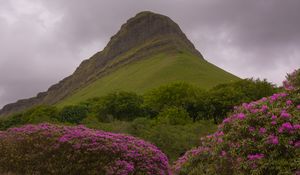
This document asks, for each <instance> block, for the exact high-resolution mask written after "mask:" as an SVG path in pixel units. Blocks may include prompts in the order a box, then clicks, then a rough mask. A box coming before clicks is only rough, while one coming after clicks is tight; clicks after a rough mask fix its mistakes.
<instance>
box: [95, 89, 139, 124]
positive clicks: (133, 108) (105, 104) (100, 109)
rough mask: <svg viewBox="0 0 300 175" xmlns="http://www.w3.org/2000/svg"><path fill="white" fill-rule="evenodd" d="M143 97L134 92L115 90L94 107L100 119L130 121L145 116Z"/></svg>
mask: <svg viewBox="0 0 300 175" xmlns="http://www.w3.org/2000/svg"><path fill="white" fill-rule="evenodd" d="M142 104H143V98H142V97H141V96H139V95H137V94H136V93H133V92H123V91H121V92H114V93H110V94H108V95H106V96H104V97H102V98H101V99H100V100H99V102H98V104H97V105H96V106H95V107H94V108H95V112H96V115H97V116H98V118H99V120H100V121H103V122H109V121H112V120H113V119H118V120H126V121H130V120H133V119H135V118H137V117H141V116H144V109H143V107H142Z"/></svg>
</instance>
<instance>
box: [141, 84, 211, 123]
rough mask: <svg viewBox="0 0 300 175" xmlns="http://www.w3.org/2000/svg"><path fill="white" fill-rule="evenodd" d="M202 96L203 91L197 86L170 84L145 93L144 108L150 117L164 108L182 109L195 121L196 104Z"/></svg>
mask: <svg viewBox="0 0 300 175" xmlns="http://www.w3.org/2000/svg"><path fill="white" fill-rule="evenodd" d="M203 94H205V91H203V90H202V89H200V88H198V87H197V86H194V85H191V84H188V83H184V82H177V83H171V84H168V85H164V86H161V87H158V88H156V89H153V90H151V91H149V92H147V93H146V94H145V95H144V99H145V106H146V109H148V110H149V111H150V112H149V113H150V114H151V115H152V117H154V116H156V115H158V114H159V113H160V112H161V111H163V110H164V109H165V108H169V107H177V108H183V109H185V110H186V111H187V112H188V113H189V116H190V117H191V118H193V119H194V121H195V120H196V118H197V112H198V109H197V104H198V103H199V99H200V98H201V97H202V95H203Z"/></svg>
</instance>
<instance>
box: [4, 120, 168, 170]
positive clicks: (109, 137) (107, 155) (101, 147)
mask: <svg viewBox="0 0 300 175" xmlns="http://www.w3.org/2000/svg"><path fill="white" fill-rule="evenodd" d="M0 155H1V156H0V174H1V173H7V172H12V173H16V174H111V175H113V174H114V175H126V174H162V175H163V174H168V173H169V172H168V159H167V158H166V156H165V155H164V154H163V153H162V152H161V151H160V150H158V149H157V147H155V146H154V145H152V144H150V143H147V142H144V141H143V140H140V139H137V138H134V137H131V136H126V135H122V134H113V133H108V132H103V131H98V130H92V129H88V128H86V127H84V126H76V127H69V126H59V125H52V124H39V125H25V126H23V127H20V128H11V129H8V130H7V131H3V132H0Z"/></svg>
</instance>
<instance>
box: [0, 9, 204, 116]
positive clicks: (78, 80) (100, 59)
mask: <svg viewBox="0 0 300 175" xmlns="http://www.w3.org/2000/svg"><path fill="white" fill-rule="evenodd" d="M183 50H185V51H189V52H190V53H193V54H195V55H198V56H199V58H201V59H203V57H202V55H201V54H200V53H199V52H198V51H197V50H196V49H195V47H194V45H193V44H192V43H191V42H190V41H189V40H188V39H187V37H186V36H185V34H184V33H183V32H182V31H181V29H180V27H179V26H178V25H177V24H176V23H175V22H173V21H172V20H171V19H170V18H169V17H167V16H163V15H159V14H155V13H152V12H141V13H138V14H137V15H136V16H135V17H133V18H131V19H129V20H128V21H127V22H126V23H125V24H123V25H122V27H121V29H120V31H119V32H118V33H117V34H116V35H114V36H113V37H112V38H111V40H110V41H109V43H108V44H107V46H106V47H105V48H104V49H103V51H101V52H98V53H96V54H95V55H94V56H92V57H91V58H90V59H88V60H85V61H83V62H82V63H81V64H80V66H79V67H78V68H77V69H76V71H75V72H74V73H73V74H72V75H71V76H69V77H66V78H65V79H63V80H62V81H60V82H59V83H57V84H55V85H53V86H51V87H50V88H49V89H48V90H47V91H46V92H42V93H39V94H38V95H37V96H36V97H33V98H29V99H23V100H19V101H17V102H15V103H11V104H8V105H6V106H4V107H3V109H1V110H0V115H8V114H11V113H14V112H19V111H22V110H24V109H28V108H30V107H33V106H35V105H40V104H49V105H51V104H55V103H57V102H59V101H60V100H62V99H64V98H65V97H67V96H69V95H71V94H72V93H74V91H76V89H79V88H82V87H84V86H86V85H87V84H89V83H91V82H93V81H94V80H96V79H98V78H99V77H102V76H105V75H107V74H109V73H110V72H111V71H114V70H116V69H117V68H119V67H120V66H122V65H124V64H128V63H130V62H132V61H135V60H139V59H143V58H147V57H149V56H151V55H152V54H156V53H158V52H166V51H167V52H180V51H183Z"/></svg>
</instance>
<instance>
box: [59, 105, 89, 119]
mask: <svg viewBox="0 0 300 175" xmlns="http://www.w3.org/2000/svg"><path fill="white" fill-rule="evenodd" d="M87 114H88V111H87V109H86V107H85V106H82V105H71V106H66V107H64V108H63V109H62V110H61V111H60V112H59V116H58V120H59V121H60V122H67V123H75V124H79V123H80V122H81V121H82V120H83V119H84V118H85V117H87Z"/></svg>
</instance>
